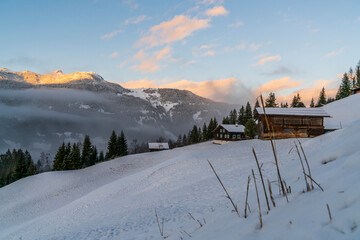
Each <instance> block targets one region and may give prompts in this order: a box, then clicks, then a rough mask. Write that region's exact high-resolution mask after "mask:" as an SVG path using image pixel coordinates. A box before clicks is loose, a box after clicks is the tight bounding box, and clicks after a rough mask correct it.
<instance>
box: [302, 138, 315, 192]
mask: <svg viewBox="0 0 360 240" xmlns="http://www.w3.org/2000/svg"><path fill="white" fill-rule="evenodd" d="M298 142H299V145H300V148H301V151H302V153H303V155H304V159H305V162H306V166H307V169H308V172H309V176H310V177H311V171H310V166H309V162H308V160H307V157H306V154H305V151H304V148H303V147H302V144H301V142H300V141H299V140H298ZM310 183H311V189H314V184H313V182H312V181H310Z"/></svg>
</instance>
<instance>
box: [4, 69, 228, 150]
mask: <svg viewBox="0 0 360 240" xmlns="http://www.w3.org/2000/svg"><path fill="white" fill-rule="evenodd" d="M231 107H232V108H234V107H233V106H230V105H229V104H226V103H218V102H214V101H212V100H209V99H206V98H203V97H200V96H197V95H195V94H193V93H191V92H190V91H186V90H178V89H126V88H123V87H122V86H120V85H119V84H116V83H111V82H108V81H105V80H104V79H103V78H102V77H101V76H100V75H98V74H96V73H93V72H80V73H72V74H64V73H63V72H62V71H61V70H57V71H55V72H52V73H49V74H44V75H40V74H37V73H33V72H29V71H24V72H14V71H11V70H9V69H4V68H3V69H1V70H0V125H1V126H2V127H1V128H0V152H4V151H5V150H6V149H7V148H14V147H21V148H26V149H28V150H29V151H30V152H31V153H34V154H40V152H49V153H54V152H55V150H56V149H57V147H58V146H59V145H60V144H61V142H62V141H70V142H76V141H79V140H82V139H83V137H84V135H85V134H88V135H90V137H91V139H92V141H93V143H95V144H96V145H97V146H98V147H99V148H100V149H102V150H104V149H105V148H106V143H107V141H108V138H109V136H110V134H111V131H112V130H113V129H114V130H115V131H118V132H120V131H121V130H124V132H125V134H126V137H127V138H128V142H129V145H130V144H131V141H132V140H133V139H136V140H138V142H147V141H154V140H155V139H157V138H158V137H160V136H162V137H164V138H166V139H169V138H171V139H173V140H176V138H177V136H178V135H179V134H184V133H187V131H188V130H189V129H190V128H191V127H192V126H193V125H194V124H197V125H198V126H199V127H201V126H202V124H203V122H204V121H208V120H209V119H210V118H212V117H216V118H217V119H218V120H219V119H220V118H222V116H224V115H225V114H227V113H228V112H229V110H230V108H231ZM130 147H131V146H130Z"/></svg>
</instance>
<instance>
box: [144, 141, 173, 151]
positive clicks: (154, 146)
mask: <svg viewBox="0 0 360 240" xmlns="http://www.w3.org/2000/svg"><path fill="white" fill-rule="evenodd" d="M148 146H149V151H150V152H156V151H163V150H169V149H170V148H169V144H168V143H158V142H156V143H148Z"/></svg>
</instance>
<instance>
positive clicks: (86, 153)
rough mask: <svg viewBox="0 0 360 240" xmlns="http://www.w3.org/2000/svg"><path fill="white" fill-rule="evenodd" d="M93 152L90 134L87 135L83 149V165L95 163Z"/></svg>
mask: <svg viewBox="0 0 360 240" xmlns="http://www.w3.org/2000/svg"><path fill="white" fill-rule="evenodd" d="M91 153H92V149H91V142H90V137H89V136H88V135H85V138H84V143H83V148H82V151H81V164H82V166H81V167H88V166H91V165H93V164H92V160H91Z"/></svg>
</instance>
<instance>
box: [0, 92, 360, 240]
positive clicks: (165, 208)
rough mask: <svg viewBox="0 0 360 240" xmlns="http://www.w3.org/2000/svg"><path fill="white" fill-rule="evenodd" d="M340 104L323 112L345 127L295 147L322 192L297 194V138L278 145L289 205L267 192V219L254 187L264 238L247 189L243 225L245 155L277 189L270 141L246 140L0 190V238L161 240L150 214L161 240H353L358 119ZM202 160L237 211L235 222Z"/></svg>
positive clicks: (351, 104)
mask: <svg viewBox="0 0 360 240" xmlns="http://www.w3.org/2000/svg"><path fill="white" fill-rule="evenodd" d="M348 99H349V98H348ZM348 99H344V100H342V101H338V102H335V103H332V104H329V105H328V106H326V110H327V111H328V112H329V113H330V114H331V115H336V121H342V122H344V123H345V126H344V125H343V126H342V127H343V128H342V129H340V130H337V131H335V132H331V133H327V134H325V135H322V136H320V137H317V138H313V139H301V141H302V143H303V146H304V149H305V152H306V153H307V157H308V160H309V163H310V167H311V173H312V176H313V178H314V179H315V180H316V181H317V182H318V183H319V184H321V186H322V187H323V188H324V192H322V191H321V190H319V188H318V187H317V186H316V185H315V189H314V190H313V191H311V192H305V193H304V192H303V190H304V189H305V184H304V178H303V174H302V168H301V165H300V162H299V159H298V156H297V153H296V151H295V150H294V148H293V146H294V142H295V139H287V140H278V141H276V149H277V153H278V159H279V163H280V171H281V174H282V177H283V179H285V180H286V182H287V185H288V186H289V185H290V186H291V189H292V193H291V194H289V195H288V197H289V203H287V202H286V200H285V198H284V197H283V196H280V195H279V190H278V187H277V184H276V183H273V192H274V197H275V202H276V207H275V208H273V207H272V205H271V211H270V212H268V213H267V208H266V202H265V199H264V197H263V196H264V195H263V190H262V185H261V183H260V181H258V182H257V184H258V190H259V194H260V201H261V209H262V214H263V228H262V229H260V228H259V219H258V210H259V209H258V207H257V201H256V193H255V190H254V185H253V183H251V185H250V190H249V205H250V210H251V213H249V216H248V218H246V219H245V218H244V217H243V215H244V204H245V196H246V184H247V179H248V175H249V174H251V169H254V170H255V173H256V177H259V174H258V172H257V167H256V162H255V160H254V157H253V154H252V148H254V149H255V151H256V153H257V155H258V159H259V161H260V162H261V163H263V166H262V169H263V175H264V178H265V179H269V180H271V181H276V180H277V175H276V168H275V165H274V158H273V154H272V150H271V145H270V142H269V141H261V140H249V141H241V142H234V143H229V144H226V145H222V146H218V145H213V144H212V143H211V142H206V143H202V144H197V145H192V146H188V147H184V148H178V149H174V150H169V151H163V152H156V153H145V154H137V155H130V156H126V157H123V158H118V159H115V160H112V161H109V162H104V163H101V164H97V165H95V166H92V167H89V168H86V169H82V170H76V171H64V172H48V173H43V174H39V175H36V176H31V177H28V178H24V179H21V180H19V181H17V182H15V183H13V184H10V185H8V186H6V187H3V188H1V189H0V238H1V239H161V237H160V233H159V229H158V225H157V222H156V218H155V214H154V210H155V208H156V209H157V213H158V215H159V217H160V221H161V219H162V218H164V234H165V236H166V237H167V239H299V240H300V239H302V240H303V239H334V240H335V239H354V240H356V239H360V229H359V227H360V226H359V225H360V184H359V183H360V134H359V133H360V117H357V118H356V117H355V118H354V114H348V113H347V112H346V109H348V111H353V110H354V109H357V110H358V109H360V94H358V96H357V95H355V96H352V97H350V99H352V100H351V101H349V100H348ZM340 102H343V105H342V106H341V105H340V107H339V103H340ZM332 106H333V107H332ZM336 109H340V110H341V111H344V112H345V113H341V114H340V113H338V111H340V110H336ZM355 116H356V115H355ZM350 117H351V120H350V119H348V118H350ZM334 121H335V120H334ZM207 160H210V161H211V163H212V164H213V165H214V167H215V169H216V170H217V172H218V174H219V176H220V178H221V180H222V181H223V183H224V185H225V186H226V188H227V190H228V192H229V194H230V196H231V197H232V198H233V200H234V202H235V204H237V206H238V208H239V211H240V214H241V217H240V218H239V217H237V215H236V213H234V212H232V206H231V204H230V202H229V200H228V199H227V198H226V197H225V194H224V191H223V189H222V188H221V185H220V184H219V182H218V181H217V179H216V177H215V175H214V173H213V172H212V170H211V168H210V166H209V164H208V163H207ZM325 162H326V163H327V164H323V163H325ZM258 180H259V179H258ZM326 204H329V206H330V209H331V214H332V221H330V220H329V216H328V211H327V208H326ZM189 213H191V214H192V215H193V216H194V218H196V219H197V220H199V221H200V222H201V223H202V224H203V227H200V224H199V223H198V222H196V221H194V220H193V219H191V218H190V216H189ZM205 223H206V224H205ZM190 236H191V237H190Z"/></svg>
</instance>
